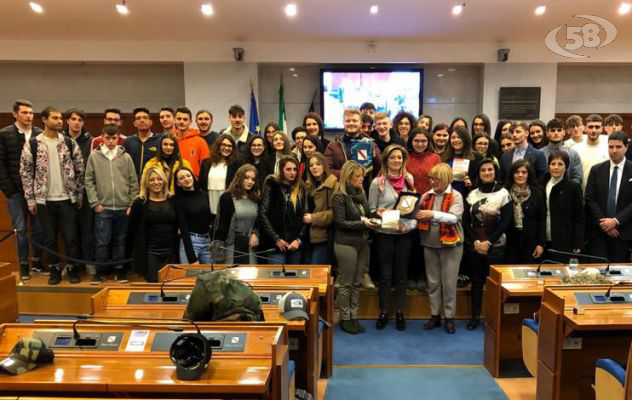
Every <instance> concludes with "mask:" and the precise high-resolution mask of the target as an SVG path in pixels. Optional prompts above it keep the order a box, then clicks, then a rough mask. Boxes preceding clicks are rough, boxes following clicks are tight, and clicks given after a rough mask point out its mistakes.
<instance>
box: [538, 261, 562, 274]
mask: <svg viewBox="0 0 632 400" xmlns="http://www.w3.org/2000/svg"><path fill="white" fill-rule="evenodd" d="M542 264H560V265H565V264H564V263H561V262H559V261H554V260H548V259H547V260H542V261H540V264H538V268H537V269H536V270H535V273H536V275H537V276H552V275H553V273H552V272H551V271H541V269H542Z"/></svg>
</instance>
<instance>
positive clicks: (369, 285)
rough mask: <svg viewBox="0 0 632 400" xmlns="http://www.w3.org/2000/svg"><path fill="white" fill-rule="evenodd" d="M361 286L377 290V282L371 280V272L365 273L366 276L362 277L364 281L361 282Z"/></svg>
mask: <svg viewBox="0 0 632 400" xmlns="http://www.w3.org/2000/svg"><path fill="white" fill-rule="evenodd" d="M360 286H362V288H364V289H367V290H375V284H374V283H373V281H372V280H371V277H370V276H369V274H364V276H363V277H362V282H360Z"/></svg>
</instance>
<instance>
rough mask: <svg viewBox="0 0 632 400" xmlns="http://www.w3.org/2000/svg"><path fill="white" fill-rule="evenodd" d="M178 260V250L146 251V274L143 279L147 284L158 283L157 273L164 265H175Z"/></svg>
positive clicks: (152, 249) (174, 248) (151, 249)
mask: <svg viewBox="0 0 632 400" xmlns="http://www.w3.org/2000/svg"><path fill="white" fill-rule="evenodd" d="M177 259H178V248H177V247H173V248H168V249H154V248H150V249H148V250H147V272H146V275H145V279H146V280H147V282H158V271H160V269H161V268H162V267H164V266H165V265H166V264H172V263H175V262H176V260H177Z"/></svg>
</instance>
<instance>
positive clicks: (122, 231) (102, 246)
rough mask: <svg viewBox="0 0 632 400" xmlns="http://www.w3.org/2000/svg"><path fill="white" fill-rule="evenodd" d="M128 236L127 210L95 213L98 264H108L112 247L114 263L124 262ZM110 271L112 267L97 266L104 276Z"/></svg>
mask: <svg viewBox="0 0 632 400" xmlns="http://www.w3.org/2000/svg"><path fill="white" fill-rule="evenodd" d="M126 236H127V215H125V210H103V211H101V212H100V213H94V238H95V241H96V251H95V254H96V261H97V263H102V262H107V260H108V254H109V247H110V246H111V247H112V261H118V260H124V259H125V238H126ZM117 267H122V266H117ZM110 270H111V268H110V267H103V266H97V272H99V273H102V274H103V273H108V272H109V271H110Z"/></svg>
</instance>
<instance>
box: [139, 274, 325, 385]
mask: <svg viewBox="0 0 632 400" xmlns="http://www.w3.org/2000/svg"><path fill="white" fill-rule="evenodd" d="M227 267H228V266H227V265H214V264H213V265H211V264H169V265H165V266H164V267H163V268H162V269H161V270H160V271H159V272H158V280H159V281H160V282H168V281H169V285H174V286H176V285H191V284H194V283H195V279H196V276H195V275H196V274H197V273H199V272H202V271H210V270H212V269H214V270H219V269H225V268H227ZM230 271H231V274H233V276H234V277H235V278H237V279H240V280H242V281H245V282H248V283H250V284H252V285H255V286H257V287H276V288H279V287H282V288H288V289H289V288H305V287H313V288H316V289H318V314H319V316H320V317H321V318H322V319H323V320H325V321H327V322H328V323H329V324H331V328H329V329H324V331H323V335H324V337H323V361H322V363H323V364H322V376H323V377H324V378H328V377H330V376H331V374H332V372H333V343H334V342H333V341H334V336H333V333H334V330H333V324H334V290H333V277H332V276H331V266H329V265H285V266H281V265H254V264H240V266H239V267H235V268H233V267H231V268H230ZM284 271H285V272H284ZM143 285H146V284H143Z"/></svg>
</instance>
